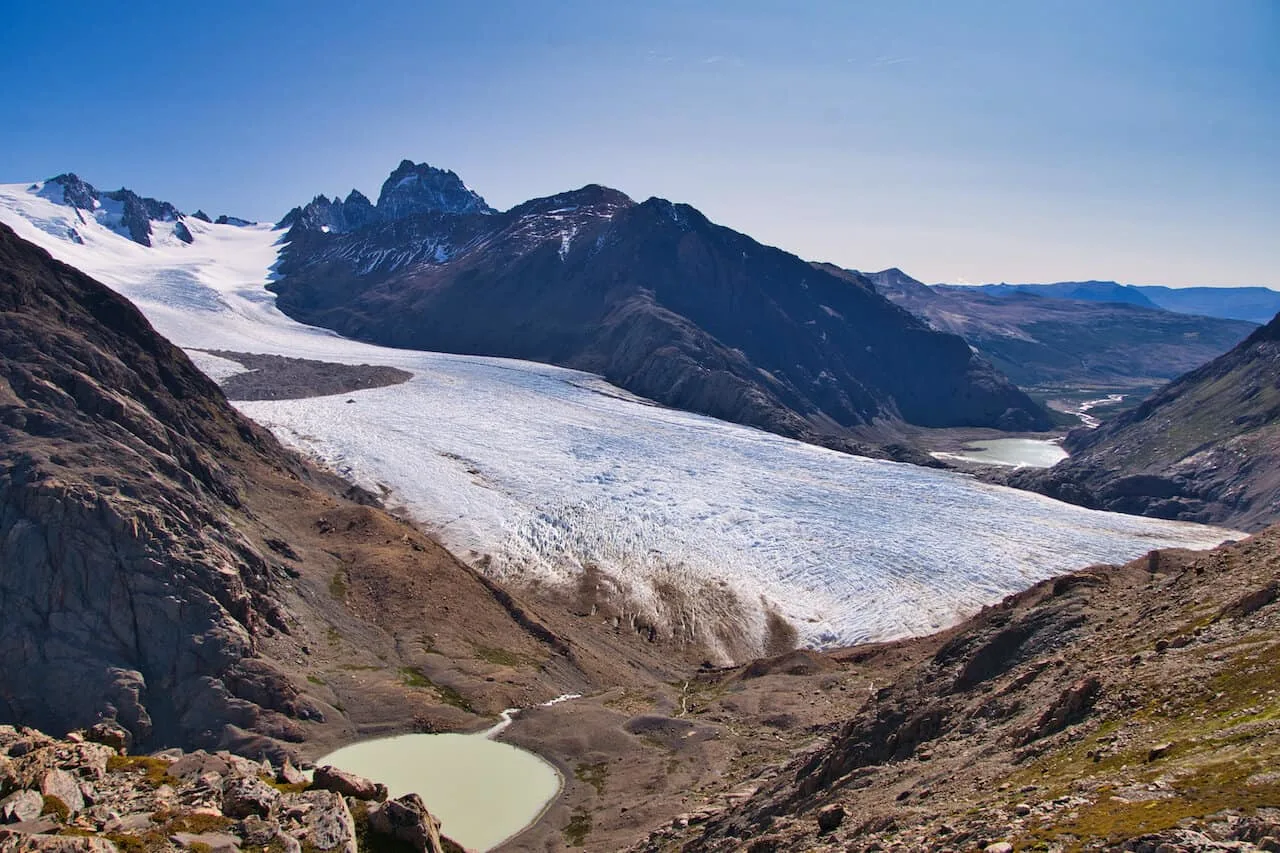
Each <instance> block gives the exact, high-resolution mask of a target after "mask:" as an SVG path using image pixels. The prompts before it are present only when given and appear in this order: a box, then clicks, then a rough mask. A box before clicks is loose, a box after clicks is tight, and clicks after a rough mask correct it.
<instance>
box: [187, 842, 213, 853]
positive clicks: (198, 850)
mask: <svg viewBox="0 0 1280 853" xmlns="http://www.w3.org/2000/svg"><path fill="white" fill-rule="evenodd" d="M187 849H188V850H190V851H191V853H213V847H211V846H209V845H208V844H205V843H204V842H203V841H192V842H191V843H189V844H188V845H187Z"/></svg>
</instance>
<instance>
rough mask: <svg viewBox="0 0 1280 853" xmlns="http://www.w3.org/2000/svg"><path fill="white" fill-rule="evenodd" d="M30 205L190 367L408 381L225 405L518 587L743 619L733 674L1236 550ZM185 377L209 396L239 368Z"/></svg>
mask: <svg viewBox="0 0 1280 853" xmlns="http://www.w3.org/2000/svg"><path fill="white" fill-rule="evenodd" d="M32 186H38V185H27V184H16V185H7V186H0V221H3V222H5V223H6V224H8V225H9V226H10V227H12V228H13V229H14V230H15V231H16V232H17V233H18V234H19V235H20V236H21V237H24V238H25V239H28V240H30V241H32V242H34V243H37V244H39V245H40V246H42V247H44V248H45V249H46V250H48V251H49V252H50V253H51V254H52V255H53V256H54V257H56V258H58V259H59V260H62V261H65V262H66V263H69V264H71V265H73V266H76V267H78V268H80V269H81V270H83V271H85V272H86V273H88V274H90V275H92V276H94V277H95V278H97V279H98V280H100V281H102V282H103V283H105V284H107V285H109V286H110V287H112V288H114V289H115V290H117V291H118V292H120V293H121V294H123V295H124V296H126V297H128V298H129V299H131V300H132V301H133V302H134V303H135V304H136V305H138V307H139V308H141V309H142V311H143V312H144V313H145V314H146V315H147V317H148V318H149V319H150V320H151V322H152V323H153V324H154V325H155V327H156V328H157V329H158V330H159V331H160V332H161V333H162V334H164V335H166V336H168V337H169V338H170V339H171V340H173V341H174V342H176V343H177V344H179V345H180V346H182V347H184V348H187V349H188V350H189V351H191V350H196V349H223V350H232V351H241V352H256V353H271V354H278V355H288V356H295V357H301V358H312V359H322V360H326V361H334V362H345V363H353V364H360V363H369V364H385V365H392V366H395V367H400V368H403V369H406V370H409V371H411V372H412V373H413V378H412V379H411V380H410V381H408V382H406V383H404V384H401V385H396V386H392V387H387V388H380V389H375V390H370V391H360V392H355V393H350V394H342V395H338V396H332V397H318V398H312V399H306V400H290V401H282V402H254V403H239V404H237V405H238V407H239V408H240V409H241V410H242V411H244V412H245V413H246V414H247V415H249V416H250V417H252V418H254V419H255V420H257V421H259V422H260V423H263V424H265V425H266V426H268V427H270V428H271V429H272V430H273V431H274V432H275V433H276V435H277V436H279V437H280V438H281V439H282V440H283V441H284V442H285V443H287V444H289V445H291V446H293V447H295V448H298V449H299V450H301V451H303V452H305V453H307V454H310V455H312V456H313V457H315V458H317V459H319V460H321V461H323V462H324V463H327V464H328V465H330V466H331V467H333V468H334V469H336V470H338V471H340V472H342V473H343V474H345V475H347V476H348V477H349V478H351V479H352V480H354V481H356V482H358V483H360V484H362V485H364V486H366V487H369V488H371V489H373V490H374V491H379V490H380V487H381V489H382V490H389V496H390V497H389V502H390V503H391V504H393V505H399V506H402V507H403V508H405V509H406V510H407V511H408V512H410V513H411V514H412V515H413V516H415V517H416V518H417V519H418V520H419V521H421V522H422V523H423V524H424V525H425V526H427V527H428V528H430V529H432V530H434V531H435V532H436V533H437V534H438V536H439V538H440V539H441V541H442V542H443V543H444V544H445V545H447V546H448V547H450V548H451V549H452V550H453V551H454V552H455V553H457V554H459V555H460V556H462V557H463V558H464V559H467V560H469V561H471V562H472V563H473V564H477V565H480V564H483V565H484V566H485V570H486V571H488V572H489V573H490V574H492V575H494V576H496V577H499V578H502V579H504V580H506V581H508V582H515V583H530V582H539V583H542V584H544V585H545V584H572V583H574V582H575V581H576V580H577V579H578V578H579V577H580V576H581V574H582V571H583V567H584V566H586V565H594V566H595V567H597V568H598V569H600V570H601V571H602V572H603V573H605V574H606V575H607V576H609V577H610V578H612V579H613V582H615V583H616V585H617V588H618V590H619V593H620V596H621V598H622V599H623V600H625V601H626V602H628V606H629V608H630V612H632V613H634V614H636V615H638V617H639V618H641V619H642V620H644V621H645V622H647V623H648V624H658V625H663V626H667V627H670V628H672V629H674V630H678V631H684V632H687V633H692V634H696V635H699V636H701V637H703V638H704V639H707V638H710V637H712V636H713V634H715V633H716V628H717V626H718V625H721V624H723V622H724V618H725V617H726V616H733V615H734V614H735V613H736V614H737V621H738V622H739V623H742V624H743V626H744V628H745V632H746V633H745V635H744V638H738V639H737V640H733V639H723V640H722V642H721V649H722V652H723V653H724V654H725V655H726V656H728V655H733V656H741V655H742V654H744V653H749V652H750V651H756V650H759V645H758V643H759V642H760V638H761V637H763V635H764V625H765V619H766V614H767V613H768V612H770V611H772V612H776V613H778V614H780V615H782V616H783V617H785V618H786V619H787V620H788V621H790V622H791V623H792V624H793V625H794V626H795V627H796V629H797V630H798V632H799V634H800V637H801V639H802V641H803V642H805V643H807V644H810V645H831V644H843V643H851V642H855V641H867V640H884V639H890V638H895V637H902V636H905V635H911V634H920V633H926V632H929V631H932V630H935V629H937V628H940V627H944V626H946V625H948V624H951V623H953V622H955V621H957V620H958V619H960V618H962V617H964V616H965V615H967V614H970V613H972V612H973V611H975V610H977V609H978V608H979V607H980V606H982V605H983V604H988V603H991V602H994V601H997V600H999V599H1000V598H1001V597H1003V596H1004V595H1006V594H1008V593H1011V592H1014V591H1017V590H1020V589H1023V588H1025V587H1026V586H1028V585H1030V584H1031V583H1033V582H1035V581H1038V580H1041V579H1043V578H1045V577H1048V576H1051V575H1054V574H1057V573H1060V572H1064V571H1067V570H1070V569H1075V568H1080V567H1082V566H1085V565H1088V564H1090V563H1095V562H1103V561H1105V562H1117V561H1123V560H1128V559H1131V558H1133V557H1137V556H1140V555H1141V554H1143V553H1145V552H1146V551H1148V550H1150V549H1152V548H1157V547H1167V546H1186V547H1192V548H1206V547H1211V546H1214V545H1216V544H1218V543H1219V542H1221V541H1223V540H1224V539H1227V538H1232V537H1235V536H1238V535H1239V534H1233V533H1232V532H1231V531H1225V530H1222V529H1218V528H1211V527H1204V526H1199V525H1192V524H1181V523H1173V522H1163V521H1156V520H1151V519H1143V518H1136V517H1132V516H1126V515H1118V514H1112V513H1103V512H1094V511H1089V510H1084V509H1080V508H1077V507H1073V506H1069V505H1067V504H1063V503H1059V502H1057V501H1053V500H1049V499H1048V498H1043V497H1040V496H1037V495H1033V494H1028V493H1026V492H1020V491H1015V490H1012V489H1004V488H998V487H994V486H988V485H984V484H982V483H978V482H976V481H974V480H973V479H971V478H969V477H967V476H963V475H960V474H952V473H944V472H938V471H934V470H930V469H926V468H920V467H915V466H911V465H902V464H895V463H890V462H880V461H874V460H869V459H864V458H860V457H854V456H848V455H843V454H840V453H836V452H833V451H828V450H823V449H821V448H817V447H813V446H810V445H806V444H802V443H800V442H796V441H791V440H788V439H784V438H779V437H777V436H773V435H770V434H766V433H763V432H759V431H756V430H752V429H748V428H744V427H739V426H735V425H732V424H728V423H724V422H721V421H716V420H713V419H710V418H705V417H700V416H697V415H691V414H686V413H683V412H677V411H672V410H669V409H665V408H662V407H659V406H656V405H653V404H650V403H647V402H645V401H643V400H640V399H638V398H636V397H634V396H632V395H631V394H628V393H627V392H625V391H621V390H619V389H617V388H615V387H613V386H611V385H609V384H607V383H606V382H604V381H603V380H601V379H599V378H598V377H595V376H592V375H589V374H584V373H579V372H576V371H571V370H563V369H560V368H555V367H548V366H546V365H540V364H533V363H528V362H520V361H510V360H503V359H489V358H475V357H464V356H454V355H443V354H438V353H427V352H414V351H408V350H394V349H386V348H382V347H376V346H369V345H366V344H361V343H357V342H354V341H350V340H347V339H344V338H342V337H340V336H338V335H335V334H334V333H332V332H328V331H324V330H321V329H316V328H313V327H309V326H305V325H302V324H300V323H297V322H295V321H293V320H290V319H289V318H288V317H286V316H285V315H284V314H282V313H281V312H280V311H279V310H277V309H276V307H275V298H274V296H273V295H272V294H271V293H270V292H268V291H267V290H265V289H264V285H265V284H266V283H267V282H268V280H269V277H270V275H271V273H270V268H271V267H272V265H273V264H274V263H275V260H276V256H277V253H278V251H279V248H280V247H279V246H278V245H277V242H278V240H279V239H280V237H281V236H282V235H281V232H278V231H271V230H269V226H255V227H236V226H232V225H210V224H207V223H204V222H201V221H199V220H195V219H193V218H190V217H188V218H187V219H186V220H185V222H186V224H187V226H188V228H189V229H190V230H191V233H192V235H193V236H194V238H195V239H194V242H193V243H191V244H190V245H188V244H185V243H182V242H181V241H179V240H177V239H176V238H173V237H170V236H169V234H168V229H169V228H171V227H172V226H171V225H170V226H165V225H162V224H157V227H156V235H155V236H154V237H153V240H154V241H155V245H154V247H152V248H146V247H143V246H140V245H138V244H136V243H133V242H132V241H130V240H129V239H128V238H127V237H124V236H121V235H120V234H118V233H116V232H115V231H113V230H111V229H110V228H108V227H106V226H104V225H103V224H101V223H99V222H98V221H96V220H95V219H94V218H93V217H91V216H89V217H84V220H85V221H81V218H80V217H79V216H78V215H77V213H76V211H75V210H73V209H71V208H69V207H66V206H63V205H60V204H55V203H53V202H51V201H49V200H47V199H45V198H42V197H40V196H38V195H37V194H36V193H35V192H34V191H33V190H32V189H31V187H32ZM193 357H194V358H196V363H197V364H198V365H200V366H201V368H202V369H204V370H206V371H207V372H209V373H210V375H212V376H214V377H215V378H222V377H225V376H226V375H228V374H229V373H230V372H234V370H235V369H236V365H235V364H234V363H227V362H225V361H222V360H219V359H215V358H213V357H209V356H205V355H203V354H200V353H193ZM485 557H487V558H488V559H487V560H485V559H483V558H485ZM672 589H680V590H684V591H686V594H684V595H677V596H674V597H673V596H672V595H671V594H669V591H670V590H672ZM743 614H745V620H744V619H743V618H742V615H743ZM753 644H755V645H754V646H753Z"/></svg>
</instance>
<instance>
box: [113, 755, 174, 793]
mask: <svg viewBox="0 0 1280 853" xmlns="http://www.w3.org/2000/svg"><path fill="white" fill-rule="evenodd" d="M107 772H108V773H138V774H140V775H142V776H143V777H145V778H146V780H147V783H148V784H149V785H151V787H153V788H159V787H160V786H161V785H166V784H176V783H177V781H178V780H177V779H174V778H173V777H172V776H170V775H169V765H168V764H166V763H165V762H164V761H161V760H160V759H159V758H152V757H151V756H149V755H113V756H111V757H110V758H108V759H107Z"/></svg>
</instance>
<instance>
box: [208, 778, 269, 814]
mask: <svg viewBox="0 0 1280 853" xmlns="http://www.w3.org/2000/svg"><path fill="white" fill-rule="evenodd" d="M279 803H280V792H279V791H277V790H276V789H275V788H272V787H271V786H270V785H268V784H267V783H265V782H263V781H262V780H261V779H255V778H252V777H249V778H241V779H230V780H228V781H227V783H226V785H225V786H224V787H223V789H222V812H223V814H225V815H226V816H227V817H235V818H245V817H249V816H251V815H257V816H258V817H270V816H271V814H272V813H273V812H274V811H275V810H276V807H277V806H278V805H279Z"/></svg>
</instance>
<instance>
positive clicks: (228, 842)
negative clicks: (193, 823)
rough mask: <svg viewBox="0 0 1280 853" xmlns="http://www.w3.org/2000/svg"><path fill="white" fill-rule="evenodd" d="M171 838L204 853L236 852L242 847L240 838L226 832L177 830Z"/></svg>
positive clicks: (180, 844)
mask: <svg viewBox="0 0 1280 853" xmlns="http://www.w3.org/2000/svg"><path fill="white" fill-rule="evenodd" d="M169 840H170V841H172V842H173V843H174V844H177V845H179V846H181V847H185V848H187V849H188V850H200V851H202V852H203V853H234V851H237V850H239V849H240V839H239V838H237V837H236V836H234V835H231V834H229V833H226V832H201V833H194V832H177V833H174V834H173V835H171V836H169ZM197 845H200V846H197Z"/></svg>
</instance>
